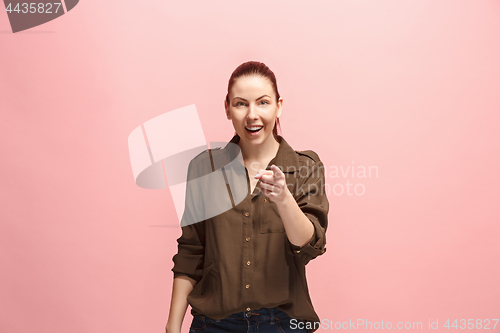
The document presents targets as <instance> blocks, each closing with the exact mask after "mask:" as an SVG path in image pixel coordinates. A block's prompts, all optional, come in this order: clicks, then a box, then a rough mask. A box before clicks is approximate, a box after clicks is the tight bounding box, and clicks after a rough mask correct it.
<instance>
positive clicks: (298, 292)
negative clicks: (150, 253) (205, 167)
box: [172, 134, 329, 332]
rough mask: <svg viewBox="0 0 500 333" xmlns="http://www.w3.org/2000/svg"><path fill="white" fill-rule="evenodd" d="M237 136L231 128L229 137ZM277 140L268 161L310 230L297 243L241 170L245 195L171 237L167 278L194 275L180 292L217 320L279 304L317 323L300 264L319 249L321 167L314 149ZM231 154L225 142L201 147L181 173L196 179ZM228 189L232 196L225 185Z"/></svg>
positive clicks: (323, 219)
mask: <svg viewBox="0 0 500 333" xmlns="http://www.w3.org/2000/svg"><path fill="white" fill-rule="evenodd" d="M239 140H240V137H239V136H238V135H237V134H236V135H235V136H234V137H233V139H232V140H231V141H230V142H231V143H235V144H237V143H238V142H239ZM278 142H279V143H280V146H279V149H278V152H277V154H276V156H275V157H274V158H273V159H272V160H271V161H270V162H269V165H268V167H270V166H271V165H272V164H275V165H276V166H278V167H279V168H280V169H281V170H282V171H283V173H284V174H285V177H286V183H287V186H288V188H289V190H290V192H291V193H292V195H293V196H294V199H295V200H296V202H297V204H298V206H299V207H300V209H301V210H302V212H303V213H304V214H305V216H306V217H307V218H308V219H309V220H310V221H311V223H312V224H313V225H314V234H313V236H312V237H311V239H310V241H309V242H308V243H307V244H306V245H305V246H303V247H299V246H296V245H294V244H292V243H290V241H289V240H288V238H287V235H286V232H285V228H284V226H283V222H282V220H281V217H280V215H279V212H278V209H277V206H276V204H275V203H273V202H271V201H270V200H269V198H268V197H266V196H265V195H264V194H262V193H261V192H260V180H259V182H258V183H257V185H256V187H255V189H254V191H253V193H250V180H249V178H248V177H249V175H248V170H247V169H246V168H245V169H244V170H245V171H246V182H247V189H246V192H245V193H246V197H244V199H243V200H242V201H241V202H236V203H235V202H233V208H231V209H229V210H227V211H225V212H223V213H221V214H219V215H217V216H214V217H211V218H208V219H205V220H203V221H201V222H198V223H192V224H189V225H185V226H182V235H181V236H180V237H179V238H178V239H177V242H178V252H177V254H175V255H174V257H173V262H174V266H173V268H172V271H173V272H174V278H175V277H177V276H180V275H185V276H188V277H190V278H192V279H194V280H196V281H197V284H196V285H195V287H194V289H193V290H192V292H191V293H190V294H189V296H188V297H187V300H188V302H189V304H190V305H191V307H192V310H191V313H192V314H193V315H196V314H203V315H205V316H207V317H210V318H214V319H223V318H226V317H228V316H229V315H231V314H233V313H236V312H242V311H251V310H257V309H260V308H262V307H266V308H272V307H278V308H280V309H281V310H283V311H284V312H286V313H287V314H288V315H289V316H290V317H291V318H296V319H301V320H303V321H304V322H308V321H311V322H319V321H320V320H319V317H318V315H317V314H316V312H315V310H314V307H313V305H312V301H311V299H310V296H309V290H308V286H307V281H306V270H305V266H306V264H307V263H308V262H309V261H310V260H312V259H314V258H316V257H317V256H319V255H321V254H323V253H324V252H325V250H326V248H325V244H326V237H325V232H326V229H327V225H328V209H329V203H328V199H327V196H326V193H325V171H324V166H323V163H322V162H321V161H320V159H319V157H318V155H317V154H316V153H315V152H314V151H311V150H307V151H295V150H293V149H292V147H290V145H289V144H288V143H287V142H286V141H285V139H284V138H283V137H281V136H278ZM231 154H233V155H234V153H231V152H230V151H229V149H227V146H226V147H224V148H222V149H218V150H207V151H204V152H203V153H201V154H199V155H198V156H197V157H195V158H194V159H193V160H191V162H190V166H189V171H188V179H190V177H191V179H192V178H193V177H196V176H195V175H193V173H195V171H194V170H197V168H196V167H197V166H198V165H202V164H207V163H211V164H212V165H211V167H212V169H214V168H215V169H217V168H219V167H220V165H215V166H214V160H220V161H222V162H221V163H222V164H225V163H227V161H229V160H230V159H231ZM226 156H227V158H226V159H225V157H226ZM208 161H210V162H208ZM224 177H226V175H224ZM226 180H227V179H226ZM227 190H228V192H229V195H231V189H230V187H229V186H228V187H227ZM189 192H195V191H194V190H193V189H189V187H188V189H187V192H186V197H188V196H189V194H190V193H189ZM231 200H233V199H231ZM186 209H187V208H186ZM181 225H183V224H182V223H181ZM313 326H314V325H313ZM315 330H316V329H313V330H311V332H314V331H315Z"/></svg>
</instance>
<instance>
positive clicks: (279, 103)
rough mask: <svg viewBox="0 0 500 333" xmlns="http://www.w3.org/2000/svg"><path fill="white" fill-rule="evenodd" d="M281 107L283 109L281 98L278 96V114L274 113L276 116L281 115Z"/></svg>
mask: <svg viewBox="0 0 500 333" xmlns="http://www.w3.org/2000/svg"><path fill="white" fill-rule="evenodd" d="M282 109H283V98H280V99H279V101H278V114H277V115H276V117H277V118H279V117H281V111H282Z"/></svg>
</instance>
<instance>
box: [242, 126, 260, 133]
mask: <svg viewBox="0 0 500 333" xmlns="http://www.w3.org/2000/svg"><path fill="white" fill-rule="evenodd" d="M263 127H264V126H251V127H245V129H246V130H247V131H249V132H250V133H257V132H259V131H260V130H261V129H262V128H263Z"/></svg>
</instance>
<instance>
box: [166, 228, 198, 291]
mask: <svg viewBox="0 0 500 333" xmlns="http://www.w3.org/2000/svg"><path fill="white" fill-rule="evenodd" d="M202 225H203V223H195V224H190V225H187V226H184V227H182V235H181V236H180V237H179V238H178V239H177V243H178V251H177V254H175V255H174V257H173V258H172V260H173V262H174V267H173V268H172V271H173V272H174V278H176V277H178V276H180V275H186V276H188V277H190V278H192V279H193V280H195V281H200V280H201V276H202V274H203V266H204V257H205V244H204V243H205V242H204V235H203V232H202V231H201V230H200V227H201V226H202Z"/></svg>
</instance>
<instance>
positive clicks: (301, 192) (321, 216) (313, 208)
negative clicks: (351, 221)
mask: <svg viewBox="0 0 500 333" xmlns="http://www.w3.org/2000/svg"><path fill="white" fill-rule="evenodd" d="M296 193H297V196H298V197H297V199H296V201H297V204H298V206H299V207H300V209H301V210H302V212H303V213H304V215H305V216H306V217H307V218H308V219H309V221H311V223H312V224H313V226H314V234H313V235H312V237H311V239H310V240H309V242H308V243H307V244H306V245H304V246H302V247H300V246H297V245H294V244H292V243H289V244H290V246H291V248H292V252H293V254H294V255H295V256H297V257H298V258H299V259H300V260H301V261H302V262H303V263H304V265H307V263H309V261H311V260H312V259H314V258H316V257H317V256H319V255H321V254H323V253H325V251H326V247H325V246H326V229H327V227H328V210H329V203H328V198H327V196H326V191H325V170H324V166H323V163H322V162H321V161H319V160H318V161H317V162H316V163H315V164H314V165H313V166H312V167H311V168H310V173H309V174H308V176H307V178H306V180H305V182H304V183H303V184H302V185H301V186H300V188H299V189H298V191H297V192H296Z"/></svg>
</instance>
